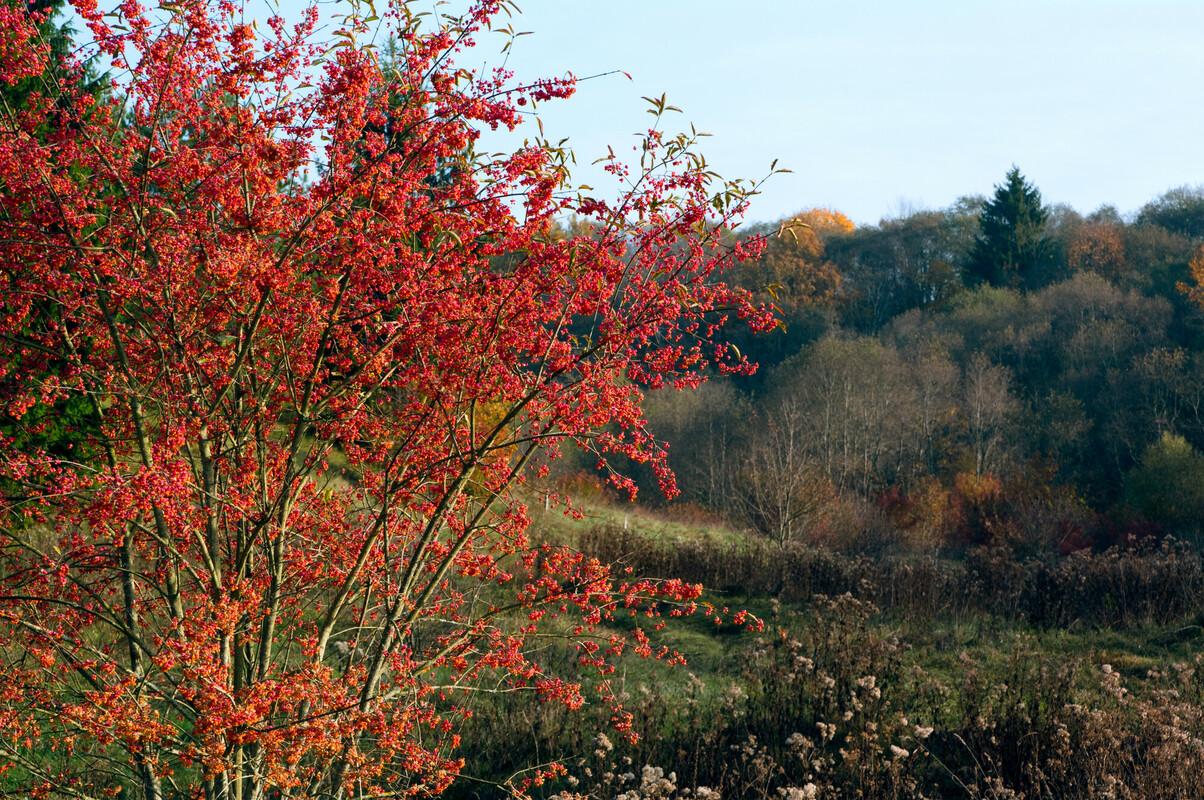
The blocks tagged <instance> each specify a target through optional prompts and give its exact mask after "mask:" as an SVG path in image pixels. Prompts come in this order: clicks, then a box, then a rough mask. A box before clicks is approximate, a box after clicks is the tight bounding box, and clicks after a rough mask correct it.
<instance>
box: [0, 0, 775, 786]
mask: <svg viewBox="0 0 1204 800" xmlns="http://www.w3.org/2000/svg"><path fill="white" fill-rule="evenodd" d="M501 5H502V4H501V2H498V1H497V0H482V1H481V2H479V3H477V4H475V5H474V6H473V8H472V10H471V11H470V12H469V13H467V15H466V16H465V17H464V18H463V19H461V20H459V21H451V20H443V21H441V22H440V23H438V25H439V27H437V28H433V29H427V28H424V27H423V25H422V24H420V21H419V20H418V19H417V18H415V17H414V16H412V15H411V14H410V12H409V10H408V9H407V8H406V7H404V6H400V7H395V8H392V9H390V10H389V11H388V12H387V13H385V14H384V16H385V21H384V22H383V23H377V22H373V21H370V20H369V19H366V18H363V17H358V16H353V17H350V18H348V19H347V20H345V22H344V24H343V26H342V28H341V29H340V30H339V32H338V33H337V34H336V40H338V41H340V42H341V45H340V46H336V47H324V46H322V45H321V43H319V42H317V41H316V39H315V34H314V31H315V28H316V25H317V14H316V12H311V13H309V14H307V15H306V16H305V18H304V21H303V22H302V23H301V24H299V25H297V26H295V27H290V26H288V25H286V24H285V23H284V21H282V20H281V19H279V18H272V19H269V20H266V25H259V26H254V25H251V24H249V23H248V21H247V20H246V19H245V18H244V16H243V9H242V8H241V6H239V5H238V4H236V3H231V2H220V3H219V2H205V1H204V0H177V2H174V3H166V2H164V3H163V4H162V5H161V6H159V7H157V8H149V9H148V8H144V7H143V6H141V5H140V4H139V3H138V2H137V0H125V1H124V2H122V3H121V5H120V6H119V7H118V8H117V9H115V10H114V11H113V13H111V14H106V13H102V9H99V8H98V7H97V6H96V4H95V3H94V2H92V0H75V2H74V9H75V11H76V13H78V14H79V16H80V17H81V18H82V20H83V22H84V24H85V25H86V27H87V29H88V30H89V31H91V35H92V37H93V45H92V49H91V50H89V49H88V48H84V49H83V51H82V53H83V54H84V55H86V54H88V53H89V52H99V53H100V54H102V55H103V56H104V57H105V58H106V59H107V60H108V61H109V62H110V63H111V64H112V67H113V74H114V75H116V76H118V77H117V81H116V82H115V84H114V86H113V90H112V92H111V94H110V96H109V99H103V100H97V99H96V98H95V97H94V96H92V95H89V94H87V93H85V92H84V91H82V90H77V89H73V88H72V87H71V86H70V85H66V86H60V87H55V88H54V91H53V92H51V91H50V87H46V90H45V91H43V92H42V93H41V94H38V93H36V92H35V94H34V95H33V96H32V97H31V98H30V100H29V102H28V103H26V104H25V106H24V107H23V108H21V109H13V108H5V109H3V115H2V116H0V120H2V121H0V275H2V279H3V281H4V292H3V296H2V299H0V304H2V313H0V333H2V334H3V342H4V344H3V348H4V357H3V360H2V361H3V364H4V369H5V375H4V376H3V378H4V380H5V385H6V386H9V387H11V388H12V392H11V396H10V397H8V398H7V408H8V410H9V413H10V414H11V415H12V416H14V417H17V418H19V417H20V416H21V414H22V413H24V411H25V410H27V409H29V408H32V407H34V406H35V405H38V404H41V406H43V407H47V406H49V407H57V406H58V404H61V403H63V402H65V401H66V400H68V399H70V398H81V397H82V398H87V399H88V400H89V401H90V402H91V403H92V407H93V411H94V416H95V417H96V418H97V419H98V422H97V424H96V427H95V430H93V431H91V432H90V433H89V434H88V435H89V437H90V441H89V442H88V447H87V448H85V449H86V450H87V451H88V452H91V453H96V454H98V455H97V457H96V458H95V459H83V462H84V463H77V461H74V460H67V459H66V458H64V457H61V456H56V455H53V454H51V453H49V452H30V451H29V450H28V448H22V447H20V446H19V442H18V441H17V440H16V439H9V438H5V439H3V441H0V480H2V482H3V486H4V495H5V496H4V501H3V502H4V506H3V510H4V512H5V514H6V517H7V518H6V521H5V523H4V525H5V528H4V531H5V539H4V544H3V546H2V549H0V641H3V642H5V644H4V645H2V646H0V764H10V765H17V766H19V767H20V769H19V770H16V771H11V772H10V773H9V775H8V776H7V777H6V778H4V780H8V781H10V782H12V781H20V782H23V783H21V784H20V785H21V787H22V788H23V789H25V790H27V791H28V792H29V793H30V794H36V793H38V792H45V793H49V794H56V793H61V794H63V795H64V796H66V795H70V794H73V793H75V792H79V793H82V794H81V795H80V796H82V795H87V794H92V793H103V792H106V791H117V790H118V789H119V788H120V787H121V786H126V787H127V790H133V791H140V792H142V793H143V794H145V796H147V797H161V796H163V795H164V794H176V793H177V791H178V792H179V793H182V794H184V795H189V796H206V797H234V796H237V797H246V798H250V797H262V796H264V795H263V794H262V792H263V791H265V790H274V791H276V792H279V793H281V794H280V796H288V797H294V796H323V797H327V796H339V795H341V796H356V797H359V796H369V795H371V796H377V795H374V794H373V792H376V791H388V792H397V793H398V794H399V795H400V794H405V793H425V792H437V791H439V790H441V789H442V788H444V787H446V786H447V785H448V784H449V782H450V781H451V780H452V779H453V778H454V776H455V775H456V773H457V771H458V770H459V768H460V762H459V761H458V760H457V758H456V754H455V746H456V742H457V737H456V730H457V728H458V726H459V725H460V724H461V723H462V721H463V719H464V718H466V717H467V716H468V711H467V709H466V705H465V703H466V700H465V699H466V698H467V697H469V696H470V693H471V692H472V691H474V690H479V689H482V688H489V689H506V690H524V691H530V692H532V693H533V694H534V695H536V696H538V697H540V698H542V699H544V700H547V701H555V702H561V703H564V704H565V705H567V706H569V707H577V706H580V705H581V704H582V703H583V702H586V700H587V697H588V696H593V697H595V698H600V699H601V701H602V702H607V703H610V704H611V705H612V706H613V707H614V709H615V721H616V724H617V725H618V726H619V727H620V728H623V727H624V726H625V725H627V722H626V720H627V717H626V716H625V715H624V712H623V711H622V709H621V708H619V706H618V703H617V701H616V700H615V698H614V697H613V696H612V695H611V693H610V691H609V689H608V684H607V676H608V675H610V674H611V672H612V670H613V669H614V666H613V664H614V661H615V659H616V658H618V657H619V656H620V655H622V654H623V653H624V652H625V651H627V650H633V651H634V652H635V653H637V654H639V655H643V656H646V657H651V658H660V659H664V660H667V661H677V660H679V659H680V656H679V655H678V654H676V653H674V652H672V651H671V650H669V649H667V648H665V647H662V646H660V645H658V644H656V643H655V640H654V636H655V632H656V630H658V629H659V624H660V623H658V622H657V621H656V620H655V619H649V620H648V621H647V622H646V623H645V624H644V628H640V627H636V628H635V630H634V633H633V634H631V635H630V636H628V635H621V634H618V633H613V632H612V631H613V630H615V628H611V627H608V626H607V622H608V621H610V620H612V619H613V618H615V617H616V616H619V615H623V616H628V615H630V616H636V617H648V618H655V617H658V616H660V615H661V614H662V613H668V614H671V615H679V614H683V613H690V612H692V611H693V609H694V603H695V601H696V599H697V597H698V595H699V591H700V590H699V587H697V586H693V585H686V584H683V583H680V582H675V581H661V582H655V581H647V580H638V581H637V580H625V579H624V578H622V577H621V576H615V575H612V574H611V572H610V571H609V569H608V568H607V567H606V566H604V565H603V564H601V563H598V562H597V561H595V560H591V559H589V558H586V557H583V556H581V555H579V554H576V553H572V552H568V551H565V550H561V549H555V548H546V547H535V548H533V547H532V546H531V545H530V544H529V543H528V541H527V539H526V536H525V534H524V531H525V529H526V527H527V514H526V510H525V508H524V507H523V505H522V503H521V502H519V501H518V499H516V496H515V494H514V492H513V488H514V486H515V485H516V482H518V481H521V479H522V475H523V468H524V466H525V465H526V464H527V462H528V460H529V459H530V458H531V456H532V455H533V454H534V453H536V452H537V451H538V450H539V449H541V448H547V447H551V448H555V447H556V446H558V444H559V443H561V442H565V441H573V442H576V443H577V444H578V445H580V446H582V447H585V448H588V449H590V450H592V451H594V452H595V453H597V455H598V458H599V460H600V462H601V463H602V465H603V466H605V464H606V458H607V456H608V455H609V454H615V453H620V454H623V455H624V456H627V457H629V458H631V459H634V460H636V461H640V462H647V463H651V464H652V466H653V468H654V469H655V470H656V474H657V475H658V476H659V477H660V479H661V481H662V484H663V486H664V488H665V489H666V491H668V492H672V491H673V483H672V475H671V474H670V473H669V471H668V469H667V467H666V465H665V452H664V449H663V448H662V447H661V445H660V444H659V443H658V442H656V441H655V440H654V439H653V438H652V437H651V436H650V435H649V434H648V431H647V429H646V427H645V424H644V421H643V418H642V415H641V411H640V401H641V399H642V389H644V388H647V387H659V386H661V385H664V384H672V385H676V386H691V385H695V384H697V383H698V382H700V381H701V380H702V379H703V377H704V376H705V374H706V371H707V370H709V369H711V368H712V367H718V368H719V369H720V370H728V371H736V372H741V371H747V370H749V369H751V367H750V365H749V364H748V363H747V362H745V361H744V359H743V358H742V357H741V356H740V354H739V353H738V351H735V350H734V349H733V348H729V347H727V346H725V345H724V344H722V343H718V342H717V340H716V335H717V334H718V333H719V330H720V328H721V326H723V325H724V324H725V323H727V322H729V321H730V320H731V319H734V318H740V319H742V320H744V321H745V322H746V323H747V324H749V325H751V326H752V327H754V328H756V329H767V328H768V327H769V326H770V325H771V324H772V319H771V318H770V317H769V315H768V314H767V313H766V312H765V311H764V310H763V309H759V308H757V307H754V306H753V305H752V304H751V303H750V302H749V300H748V298H747V296H746V295H745V294H743V293H741V292H738V291H735V290H731V289H729V288H727V287H725V286H724V285H723V284H722V283H719V282H717V281H716V279H715V277H714V276H715V273H716V272H717V271H718V270H720V269H722V268H724V267H725V266H726V265H729V264H731V263H733V262H734V261H736V260H739V259H742V258H744V257H747V256H749V255H755V254H756V250H757V247H758V243H757V242H756V241H751V242H743V243H736V244H733V243H732V242H731V241H730V240H729V239H725V238H724V236H725V234H724V229H725V226H728V225H729V224H730V223H731V222H732V220H733V218H734V217H736V216H738V215H739V214H740V213H741V212H742V210H743V207H744V204H745V201H746V198H747V190H746V188H745V187H744V185H743V184H730V183H724V184H718V185H717V184H716V183H715V181H714V178H713V176H712V175H711V174H710V173H709V172H708V171H707V168H706V166H705V163H704V162H702V161H701V160H700V159H697V158H695V156H694V154H693V152H692V150H691V148H692V146H693V141H692V139H690V138H688V137H684V136H681V137H676V138H674V137H670V136H667V135H663V134H662V133H661V132H659V131H658V130H652V131H650V132H649V133H648V135H647V137H646V138H645V140H644V144H643V148H642V156H641V161H640V164H639V165H638V166H634V167H630V168H629V167H627V166H625V165H623V164H621V163H620V162H618V161H617V160H614V159H613V158H612V159H611V160H610V161H609V162H608V164H607V169H608V170H609V171H610V172H611V173H612V174H614V175H615V176H617V177H618V178H620V179H622V183H623V185H625V186H627V187H628V188H627V190H626V191H624V192H623V193H621V195H620V196H619V197H618V198H617V199H614V200H607V199H603V198H600V197H587V196H583V195H582V194H581V193H578V192H572V191H569V190H568V188H567V184H566V182H565V181H566V171H565V168H564V161H565V155H564V154H563V153H561V152H559V151H557V150H556V149H555V148H554V147H551V146H548V145H546V144H544V143H540V142H538V141H537V143H536V144H533V145H530V146H527V147H524V148H523V149H520V150H519V151H518V152H515V153H513V154H511V155H508V156H505V157H497V158H494V159H492V160H484V159H481V158H477V157H474V156H473V155H472V152H473V151H472V145H473V142H474V141H475V140H476V138H477V136H478V132H479V131H480V130H481V129H482V128H483V127H486V126H487V127H493V128H497V127H506V128H513V127H515V126H516V125H518V124H519V122H520V120H521V119H522V118H521V116H520V113H519V107H520V106H526V107H527V108H528V109H529V108H530V107H531V105H532V104H534V103H536V102H541V101H545V100H549V99H553V98H561V97H567V96H568V95H570V94H571V93H572V91H573V88H574V83H573V80H572V79H558V80H544V81H537V82H534V83H530V84H526V85H520V84H515V83H513V82H512V79H511V76H510V75H509V74H507V73H506V72H504V71H490V72H484V73H481V72H473V71H470V70H467V69H465V68H463V67H461V66H459V64H460V62H464V63H467V62H469V61H472V60H473V59H470V58H466V57H464V56H463V54H464V51H465V50H466V49H467V48H469V47H471V46H472V42H473V37H474V36H476V35H478V34H479V33H481V32H482V31H484V30H485V29H486V28H487V27H488V26H489V25H490V21H491V19H492V17H493V16H494V15H495V14H496V13H497V12H498V11H499V10H500V8H501ZM2 13H3V14H4V15H5V18H4V20H3V24H0V60H2V63H0V80H3V81H7V82H9V83H12V82H14V81H16V80H17V79H19V78H23V77H30V76H37V75H39V74H42V69H41V66H40V65H42V64H44V59H45V58H46V57H48V55H47V52H46V49H45V48H43V47H41V46H40V45H38V44H37V42H36V37H35V35H34V31H33V28H32V27H31V22H30V20H29V19H27V18H26V17H25V16H23V15H18V14H16V13H15V12H13V11H12V10H11V9H9V8H8V7H7V6H5V10H4V11H3V12H2ZM385 23H387V25H388V26H389V27H391V29H392V31H393V35H394V36H395V37H396V42H397V49H396V57H395V58H394V60H393V61H392V63H390V64H388V65H382V63H381V61H380V60H378V58H377V57H376V56H375V55H374V53H373V51H372V50H371V49H368V48H363V47H359V46H356V45H355V44H354V42H355V40H356V38H357V37H361V38H362V37H364V36H366V35H367V32H368V31H369V29H370V27H372V26H375V25H377V24H385ZM478 60H479V59H478ZM66 66H67V69H68V70H78V69H79V63H78V62H73V63H72V64H68V65H66ZM386 67H387V68H386ZM658 124H659V117H658ZM569 212H575V213H576V214H578V215H579V216H581V217H583V218H585V219H586V221H587V222H588V223H589V224H588V226H584V227H585V230H586V231H587V233H586V234H584V235H578V236H575V237H570V238H561V237H555V236H552V235H550V234H549V230H550V228H551V226H552V222H553V221H554V220H555V219H556V218H558V217H559V216H561V215H564V214H567V213H569ZM614 482H615V483H616V484H617V485H619V486H621V487H630V483H628V482H626V481H625V480H624V479H623V478H621V477H618V476H615V477H614ZM549 641H563V642H564V643H565V644H566V646H568V647H571V648H576V650H577V653H578V656H579V658H578V661H579V666H580V669H581V672H580V673H579V674H578V675H577V676H576V677H575V678H572V679H570V678H569V677H566V676H564V675H556V674H552V673H550V672H548V671H547V670H545V669H544V668H543V667H541V665H540V663H539V659H538V657H537V653H539V652H542V651H543V649H544V648H545V647H546V645H547V643H548V642H549ZM2 769H3V768H2V767H0V770H2ZM7 785H8V784H6V786H7ZM38 787H42V788H38ZM17 791H20V790H17Z"/></svg>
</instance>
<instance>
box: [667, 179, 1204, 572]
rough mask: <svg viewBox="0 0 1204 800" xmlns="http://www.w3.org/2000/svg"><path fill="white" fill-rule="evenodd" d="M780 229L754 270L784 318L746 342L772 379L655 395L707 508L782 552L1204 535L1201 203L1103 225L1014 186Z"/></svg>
mask: <svg viewBox="0 0 1204 800" xmlns="http://www.w3.org/2000/svg"><path fill="white" fill-rule="evenodd" d="M766 232H770V233H772V235H771V236H770V240H769V245H768V247H767V248H766V251H765V253H764V254H763V255H762V256H761V257H760V258H759V259H758V260H756V261H754V262H749V263H745V264H743V265H741V266H740V267H739V268H738V270H737V271H736V273H735V279H736V281H737V282H738V283H739V284H740V285H742V286H744V287H745V288H747V289H749V290H750V291H753V292H754V293H757V294H759V295H760V296H761V297H762V299H764V300H766V301H767V302H773V303H775V304H776V305H777V306H778V307H779V309H780V311H781V314H782V324H781V325H780V327H779V328H778V329H777V330H776V331H774V332H773V333H771V334H769V335H768V336H760V337H757V336H744V337H742V338H740V339H739V341H738V344H739V346H740V347H741V348H743V350H744V352H746V353H747V354H748V355H749V357H750V358H751V359H753V360H754V361H757V362H759V364H760V367H761V368H760V370H759V371H758V373H756V374H755V375H753V376H749V377H741V378H734V379H730V380H727V381H723V382H715V383H712V384H709V385H707V386H705V387H703V388H702V389H700V390H698V391H697V392H694V393H693V394H687V395H676V396H674V395H670V394H667V393H666V394H655V395H653V396H652V397H651V398H650V406H649V413H650V417H651V420H652V425H653V429H654V430H655V431H656V432H657V433H658V434H661V435H663V436H664V437H665V438H666V439H667V440H668V441H669V444H670V448H669V452H670V458H671V463H672V464H673V466H674V467H675V468H676V470H677V472H678V475H679V481H680V483H681V486H682V489H683V491H684V493H685V495H686V498H687V499H689V500H691V501H693V502H696V503H699V504H701V505H704V506H707V507H709V508H710V509H712V510H715V511H718V512H720V513H722V514H725V515H727V516H729V517H731V518H733V519H734V520H736V521H738V522H739V523H741V524H745V525H748V526H749V527H751V528H753V529H755V530H757V531H759V532H760V533H762V534H764V535H766V536H768V537H770V538H771V539H774V540H776V541H781V542H785V541H787V540H791V539H798V538H810V539H813V540H830V541H835V542H840V543H843V544H849V543H852V542H854V541H855V542H859V543H861V544H866V543H873V544H874V545H875V546H882V545H891V544H899V543H902V544H904V545H907V544H911V545H917V546H925V547H929V546H936V547H947V546H964V545H972V544H1006V545H1008V546H1012V547H1022V548H1026V549H1030V550H1050V549H1055V550H1060V551H1063V552H1066V551H1070V550H1074V549H1079V548H1082V547H1089V546H1106V545H1111V544H1114V543H1117V542H1120V541H1125V540H1128V539H1131V538H1133V537H1142V536H1148V535H1165V534H1173V535H1176V536H1180V537H1187V538H1191V537H1194V536H1196V535H1198V534H1199V533H1200V522H1199V521H1200V520H1201V519H1204V456H1202V455H1201V452H1200V451H1201V449H1202V448H1204V415H1202V412H1204V338H1202V328H1201V319H1202V318H1201V312H1200V308H1199V306H1198V305H1197V303H1196V302H1194V299H1193V296H1192V293H1193V287H1195V286H1196V279H1195V275H1196V274H1197V273H1199V272H1201V270H1204V255H1201V253H1204V249H1202V244H1201V243H1202V242H1204V189H1201V188H1191V187H1183V188H1178V189H1173V190H1171V191H1168V192H1166V193H1165V194H1163V195H1162V196H1160V197H1158V198H1156V199H1154V200H1152V201H1151V202H1149V203H1148V204H1147V205H1145V206H1144V207H1143V208H1142V209H1140V211H1138V212H1137V213H1135V214H1132V215H1129V216H1124V215H1121V214H1120V213H1119V212H1118V211H1117V210H1116V209H1115V208H1113V207H1111V206H1104V207H1101V208H1100V209H1098V210H1096V211H1094V212H1092V213H1090V214H1086V215H1083V214H1080V213H1079V212H1077V211H1075V210H1074V209H1072V208H1069V207H1067V206H1062V205H1048V204H1046V203H1044V202H1043V200H1042V198H1041V195H1040V192H1039V191H1038V190H1037V188H1036V187H1035V186H1034V185H1033V184H1032V183H1031V182H1029V181H1028V180H1027V179H1026V178H1025V177H1024V176H1023V174H1021V172H1020V170H1019V169H1017V168H1013V169H1011V170H1010V171H1009V172H1008V173H1007V175H1006V176H1005V178H1004V180H1003V182H1002V183H1001V184H1000V185H999V186H997V187H996V188H995V191H994V193H993V195H992V196H991V197H990V198H983V197H965V198H962V199H960V200H958V201H957V202H956V203H954V204H953V205H951V206H950V207H948V208H945V209H940V210H924V211H918V212H915V213H910V214H907V215H905V216H901V217H898V218H892V219H884V220H882V221H881V222H880V223H878V224H877V225H870V226H862V227H857V226H854V225H853V223H852V222H851V221H850V220H848V219H847V218H846V217H844V216H843V215H841V214H839V213H838V212H834V211H831V210H827V209H814V210H810V211H806V212H803V213H802V214H799V215H797V216H796V217H793V218H791V219H788V220H783V221H781V222H778V223H774V224H772V225H760V226H756V227H754V228H753V229H752V230H751V231H750V232H749V234H745V235H757V234H763V233H766ZM645 482H646V481H645Z"/></svg>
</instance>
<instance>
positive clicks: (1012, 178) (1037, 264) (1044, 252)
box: [968, 165, 1049, 287]
mask: <svg viewBox="0 0 1204 800" xmlns="http://www.w3.org/2000/svg"><path fill="white" fill-rule="evenodd" d="M1048 219H1049V212H1048V210H1047V209H1046V208H1045V207H1044V206H1043V205H1042V204H1041V193H1040V192H1039V191H1037V188H1036V187H1035V186H1033V185H1032V184H1030V183H1029V182H1028V181H1027V180H1025V178H1024V176H1023V175H1022V174H1020V169H1019V168H1018V167H1016V166H1015V165H1013V166H1012V168H1011V169H1010V170H1008V173H1007V176H1006V177H1005V178H1004V181H1003V183H1002V184H1001V185H999V186H996V187H995V195H994V197H992V198H991V199H990V200H988V201H987V203H986V205H984V206H983V209H982V214H981V215H979V218H978V224H979V233H978V237H977V239H976V240H975V242H974V250H973V252H972V254H971V256H970V264H969V276H968V277H969V279H970V280H969V282H971V283H974V282H977V283H989V284H990V285H992V286H1011V287H1020V286H1025V285H1028V286H1031V285H1033V284H1034V282H1035V281H1036V279H1037V278H1038V277H1039V276H1040V274H1041V272H1042V268H1043V267H1044V266H1045V262H1046V261H1047V258H1048V253H1049V243H1048V240H1047V239H1046V237H1045V225H1046V222H1047V221H1048Z"/></svg>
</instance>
